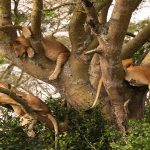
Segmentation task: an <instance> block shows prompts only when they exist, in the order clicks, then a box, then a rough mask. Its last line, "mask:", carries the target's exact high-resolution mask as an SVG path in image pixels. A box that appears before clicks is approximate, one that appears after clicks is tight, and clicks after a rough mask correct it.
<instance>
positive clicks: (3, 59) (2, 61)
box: [0, 56, 5, 64]
mask: <svg viewBox="0 0 150 150" xmlns="http://www.w3.org/2000/svg"><path fill="white" fill-rule="evenodd" d="M4 62H5V58H4V57H3V56H0V64H3V63H4Z"/></svg>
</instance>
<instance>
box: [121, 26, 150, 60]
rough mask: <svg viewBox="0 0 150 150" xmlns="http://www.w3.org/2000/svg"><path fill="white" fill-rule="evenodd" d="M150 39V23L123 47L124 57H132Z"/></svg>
mask: <svg viewBox="0 0 150 150" xmlns="http://www.w3.org/2000/svg"><path fill="white" fill-rule="evenodd" d="M149 39H150V24H148V25H146V26H145V27H144V28H143V29H142V30H141V31H140V32H139V33H138V34H137V35H136V36H135V37H134V38H133V39H132V40H130V41H129V42H127V43H126V44H125V45H123V47H122V54H121V56H122V59H127V58H131V57H132V56H133V54H134V53H135V52H136V51H137V50H139V49H140V48H141V47H142V46H143V45H144V44H145V43H146V42H148V40H149Z"/></svg>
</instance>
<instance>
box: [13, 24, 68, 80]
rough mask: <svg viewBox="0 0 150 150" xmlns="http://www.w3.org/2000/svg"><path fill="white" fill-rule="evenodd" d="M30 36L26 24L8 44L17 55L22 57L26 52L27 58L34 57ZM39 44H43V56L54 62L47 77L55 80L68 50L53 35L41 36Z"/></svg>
mask: <svg viewBox="0 0 150 150" xmlns="http://www.w3.org/2000/svg"><path fill="white" fill-rule="evenodd" d="M31 37H32V33H31V31H30V28H29V27H28V26H27V27H22V35H21V36H18V37H17V38H16V39H15V40H14V41H13V42H12V43H10V46H11V48H12V50H13V51H14V52H15V54H16V56H17V57H22V56H23V55H24V54H27V57H29V58H33V57H34V55H35V50H34V49H33V47H32V44H31ZM41 44H42V46H43V49H44V53H45V56H46V57H47V58H48V59H50V60H51V61H55V62H56V66H55V69H54V71H53V73H52V74H51V75H50V77H49V80H55V79H57V77H58V75H59V74H60V72H61V67H62V66H63V65H64V64H65V63H66V62H67V60H68V58H69V56H70V52H69V50H68V49H67V48H66V47H65V46H64V45H63V44H62V43H60V42H58V41H57V40H56V39H55V38H54V37H45V38H43V37H42V38H41ZM36 51H37V50H36Z"/></svg>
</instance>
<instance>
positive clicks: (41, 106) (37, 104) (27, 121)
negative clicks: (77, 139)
mask: <svg viewBox="0 0 150 150" xmlns="http://www.w3.org/2000/svg"><path fill="white" fill-rule="evenodd" d="M0 87H1V88H4V89H7V90H10V92H11V89H10V85H9V84H7V83H2V82H0ZM15 93H16V95H17V96H19V97H21V98H22V99H23V100H25V101H26V103H27V105H28V106H29V107H30V108H31V109H32V110H33V111H34V112H36V113H37V115H40V116H42V117H47V118H48V119H49V121H50V122H51V123H52V124H53V127H54V130H55V136H57V134H58V124H57V121H56V119H55V118H54V117H53V116H52V115H51V114H50V111H49V108H48V106H47V105H46V104H45V103H44V102H43V101H41V100H40V99H39V98H38V97H36V96H34V95H32V94H26V93H23V92H18V91H15ZM5 104H7V105H10V106H11V107H12V109H13V110H14V112H15V114H16V115H17V116H18V117H19V118H20V123H21V125H22V126H26V128H25V129H24V131H25V132H26V133H27V135H28V136H29V137H34V136H35V132H34V130H33V127H34V125H35V124H36V123H37V121H39V120H37V119H38V118H34V117H32V116H31V115H30V114H29V113H27V112H26V111H25V110H24V108H23V107H22V105H21V104H19V103H17V102H16V101H15V100H14V99H12V98H11V97H10V96H9V95H7V94H4V93H2V92H0V105H5Z"/></svg>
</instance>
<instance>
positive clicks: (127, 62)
mask: <svg viewBox="0 0 150 150" xmlns="http://www.w3.org/2000/svg"><path fill="white" fill-rule="evenodd" d="M132 64H133V59H132V58H129V59H124V60H122V65H123V68H128V67H129V66H131V65H132Z"/></svg>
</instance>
